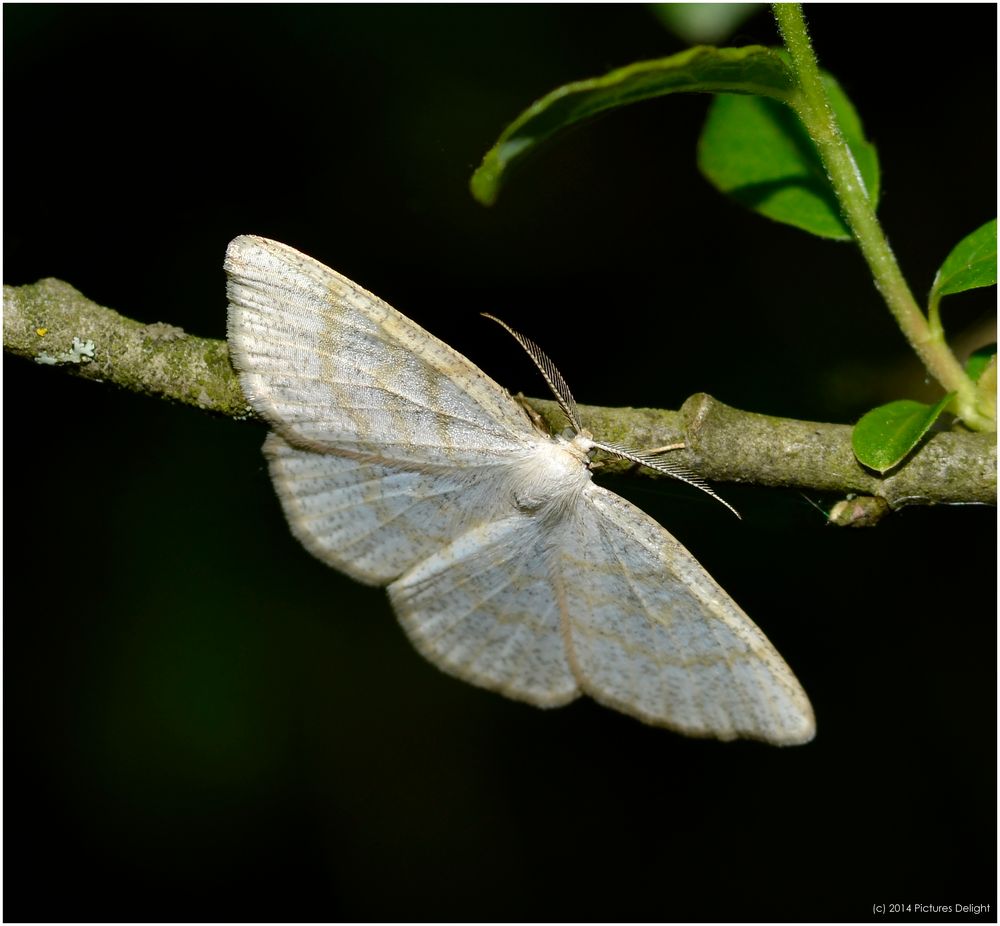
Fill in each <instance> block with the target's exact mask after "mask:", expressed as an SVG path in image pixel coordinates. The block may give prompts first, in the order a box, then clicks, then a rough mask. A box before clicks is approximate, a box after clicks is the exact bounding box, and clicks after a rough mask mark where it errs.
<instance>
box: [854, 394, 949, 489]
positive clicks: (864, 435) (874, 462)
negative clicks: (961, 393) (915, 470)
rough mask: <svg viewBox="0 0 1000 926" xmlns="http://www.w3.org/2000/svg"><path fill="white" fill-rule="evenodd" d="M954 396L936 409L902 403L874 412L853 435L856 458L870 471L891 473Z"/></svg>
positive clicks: (935, 406)
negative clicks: (888, 471) (889, 471)
mask: <svg viewBox="0 0 1000 926" xmlns="http://www.w3.org/2000/svg"><path fill="white" fill-rule="evenodd" d="M954 396H955V393H954V392H949V393H948V395H946V396H945V397H944V398H943V399H941V401H940V402H938V403H937V404H936V405H924V403H923V402H914V401H912V400H910V399H901V400H900V401H898V402H890V403H889V404H888V405H880V406H879V407H878V408H873V409H872V410H871V411H870V412H868V414H866V415H865V416H864V417H863V418H862V419H861V420H860V421H859V422H858V423H857V424H856V425H855V426H854V430H853V431H852V432H851V446H852V447H853V448H854V455H855V456H856V457H857V458H858V461H859V462H860V463H862V464H863V465H865V466H867V467H868V468H869V469H874V470H876V471H878V472H880V473H884V472H886V471H887V470H890V469H892V468H893V467H894V466H896V465H897V464H898V463H899V462H900V461H901V460H902V459H903V458H904V457H905V456H906V455H907V454H908V453H909V452H910V451H911V450H913V448H914V447H916V446H917V444H918V443H919V441H920V438H922V437H923V436H924V435H925V434H926V433H927V431H928V429H929V428H930V426H931V425H932V424H934V422H935V421H937V419H938V416H939V415H940V414H941V412H943V411H944V410H945V407H946V406H947V405H948V403H949V402H951V400H952V398H954Z"/></svg>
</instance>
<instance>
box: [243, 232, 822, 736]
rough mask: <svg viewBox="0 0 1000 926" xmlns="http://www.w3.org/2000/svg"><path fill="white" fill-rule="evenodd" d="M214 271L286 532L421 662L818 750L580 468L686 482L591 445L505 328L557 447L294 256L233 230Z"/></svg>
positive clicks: (722, 628) (641, 525) (682, 573)
mask: <svg viewBox="0 0 1000 926" xmlns="http://www.w3.org/2000/svg"><path fill="white" fill-rule="evenodd" d="M225 266H226V272H227V274H228V277H229V284H228V293H229V302H230V305H229V349H230V354H231V357H232V361H233V364H234V365H235V367H236V369H237V370H238V371H239V373H240V381H241V383H242V385H243V390H244V392H245V394H246V396H247V399H248V400H249V402H250V404H251V405H252V406H253V408H254V409H255V410H256V411H257V412H258V413H259V414H260V415H261V416H262V417H263V418H265V419H266V420H267V421H268V422H269V423H270V425H271V427H272V428H273V432H272V433H271V434H270V435H269V436H268V438H267V440H266V441H265V443H264V453H265V455H266V456H267V459H268V462H269V464H270V470H271V477H272V479H273V480H274V485H275V488H276V490H277V493H278V496H279V497H280V499H281V503H282V505H283V506H284V511H285V515H286V517H287V518H288V522H289V524H290V526H291V529H292V532H293V533H294V534H295V536H296V537H298V538H299V540H300V541H301V542H302V543H303V544H304V545H305V547H306V548H307V549H308V550H309V551H310V552H312V553H313V554H315V555H316V556H317V557H319V558H320V559H321V560H323V561H324V562H325V563H328V564H330V565H331V566H335V567H336V568H337V569H340V570H342V571H343V572H346V573H347V574H348V575H350V576H352V577H353V578H355V579H357V580H358V581H360V582H365V583H367V584H370V585H385V586H388V592H389V598H390V600H391V601H392V605H393V607H394V608H395V610H396V613H397V615H398V616H399V620H400V623H401V624H402V625H403V629H404V630H405V631H406V633H407V634H408V635H409V637H410V639H411V640H412V641H413V644H414V646H416V648H417V649H418V650H419V651H420V652H421V653H423V655H424V656H426V657H427V659H429V660H430V661H431V662H433V663H434V664H435V665H437V666H438V667H439V668H441V669H443V670H444V671H445V672H448V673H450V674H452V675H455V676H458V677H459V678H462V679H465V680H466V681H468V682H472V683H473V684H475V685H480V686H482V687H484V688H489V689H492V690H493V691H497V692H500V693H501V694H504V695H507V696H508V697H511V698H516V699H518V700H521V701H527V702H528V703H530V704H535V705H538V706H539V707H554V706H557V705H562V704H566V703H568V702H570V701H572V700H573V699H574V698H576V697H578V696H579V695H580V694H581V693H586V694H588V695H590V696H591V697H593V698H595V699H596V700H597V701H599V702H601V703H602V704H606V705H608V706H609V707H613V708H616V709H617V710H620V711H623V712H625V713H626V714H631V715H632V716H633V717H637V718H639V719H640V720H643V721H645V722H647V723H650V724H655V725H658V726H663V727H668V728H670V729H672V730H676V731H678V732H681V733H685V734H688V735H691V736H713V737H717V738H719V739H723V740H729V739H734V738H737V737H748V738H752V739H759V740H765V741H767V742H770V743H777V744H793V743H804V742H808V741H809V740H810V739H812V737H813V735H814V732H815V723H814V720H813V713H812V708H811V706H810V704H809V699H808V698H807V697H806V694H805V692H804V691H803V690H802V687H801V685H800V684H799V682H798V680H797V679H796V678H795V676H794V675H793V674H792V671H791V670H790V669H789V668H788V666H787V665H786V663H785V661H784V660H783V659H782V658H781V656H780V655H779V654H778V652H777V651H776V650H775V649H774V647H773V646H772V645H771V643H770V642H769V641H768V640H767V638H766V637H765V636H764V634H763V633H761V631H760V630H759V629H758V628H757V627H756V625H755V624H754V623H753V622H752V621H751V620H750V618H748V617H747V616H746V614H744V612H743V611H742V610H741V609H740V608H739V606H738V605H737V604H736V603H735V602H734V601H733V600H732V599H731V598H730V597H729V596H728V595H727V594H726V593H725V592H724V591H723V590H722V589H721V588H720V587H719V586H718V585H717V584H716V582H715V581H714V580H713V579H712V577H711V576H709V574H708V573H707V572H706V571H705V570H704V569H703V568H702V566H701V565H700V564H699V563H698V561H697V560H696V559H695V558H694V557H693V556H692V555H691V554H690V553H688V551H687V550H685V549H684V547H682V546H681V545H680V544H679V543H678V542H677V541H676V540H675V539H674V538H673V537H671V536H670V534H668V533H667V532H666V531H665V530H664V529H663V528H662V527H660V525H659V524H657V523H656V522H655V521H653V520H652V518H650V517H649V516H648V515H646V514H644V513H643V512H642V511H640V510H639V509H638V508H636V507H635V506H634V505H632V504H630V503H629V502H627V501H625V500H624V499H623V498H621V497H620V496H618V495H615V494H614V493H613V492H609V491H608V490H607V489H603V488H601V487H600V486H598V485H595V484H594V482H593V481H592V480H591V473H590V459H591V456H592V455H593V452H594V451H595V450H596V449H604V450H607V451H609V452H611V453H615V454H617V455H618V456H624V457H626V458H628V459H632V460H635V461H636V462H640V463H642V464H644V465H648V466H653V467H655V468H658V469H662V470H664V471H666V472H670V473H671V474H672V475H677V476H679V477H680V478H685V479H688V481H694V482H695V483H696V484H697V483H698V480H697V477H694V476H691V474H688V473H685V472H684V471H683V470H679V469H677V468H676V467H673V466H670V465H666V464H664V463H663V462H662V459H660V458H658V457H656V456H655V455H651V454H642V453H634V452H632V451H628V450H625V449H624V448H621V447H617V446H615V445H609V444H604V443H601V442H599V441H596V440H594V439H593V437H592V436H591V435H590V433H589V432H588V431H586V430H585V429H584V428H583V427H582V426H581V425H580V421H579V416H578V414H577V411H576V405H575V403H574V402H573V398H572V396H571V395H570V392H569V389H568V388H567V387H566V384H565V382H564V381H563V379H562V377H561V376H560V375H559V372H558V371H557V370H556V368H555V367H554V366H553V365H552V363H551V361H549V359H548V358H547V357H546V356H545V355H544V354H543V353H542V352H541V351H540V350H539V349H538V348H537V347H536V346H535V345H534V344H532V343H531V342H530V341H528V340H527V339H526V338H523V337H522V336H520V335H517V334H516V333H514V332H511V333H512V334H514V336H515V337H516V338H517V339H518V340H519V341H520V342H521V344H522V345H523V346H524V347H525V348H526V349H527V350H528V352H529V354H530V355H531V357H532V359H533V360H534V361H535V362H536V364H537V365H538V367H539V369H540V370H541V371H542V373H543V375H544V376H545V378H546V380H547V381H548V383H549V385H550V386H551V387H552V389H553V391H554V392H555V394H556V397H557V398H558V400H559V402H560V405H561V406H562V408H563V410H564V411H565V413H566V415H567V417H568V418H569V421H570V424H571V425H572V427H573V430H574V432H575V436H574V437H572V438H571V439H567V438H564V437H552V436H549V435H548V434H547V433H544V432H543V431H542V430H540V429H539V428H538V427H537V426H536V425H535V424H534V423H533V422H532V420H531V419H530V418H529V416H528V414H527V413H526V412H525V410H524V409H523V408H522V406H521V405H520V404H518V403H517V402H516V401H515V400H514V399H513V398H512V397H511V396H510V395H509V394H508V393H507V392H506V391H505V390H504V389H502V388H501V387H500V386H499V385H497V384H496V383H495V382H494V381H493V380H492V379H490V378H489V377H488V376H487V375H486V374H485V373H483V372H482V371H481V370H479V369H478V368H477V367H476V366H474V365H473V364H472V363H470V362H469V361H468V360H466V359H465V357H463V356H461V355H460V354H458V353H456V352H455V351H454V350H452V349H451V348H450V347H448V346H447V345H446V344H444V343H442V342H441V341H439V340H438V339H437V338H435V337H434V336H433V335H432V334H429V333H428V332H426V331H424V329H423V328H421V327H420V326H419V325H417V324H415V323H414V322H412V321H410V320H409V319H408V318H406V317H404V316H403V315H401V314H400V313H399V312H397V311H396V310H395V309H393V308H391V307H390V306H388V305H386V303H384V302H383V301H382V300H381V299H378V298H377V297H375V296H373V295H372V294H371V293H369V292H366V291H365V290H363V289H362V288H361V287H360V286H357V285H356V284H355V283H352V282H351V281H350V280H348V279H346V278H345V277H343V276H341V275H340V274H339V273H336V272H335V271H333V270H331V269H329V268H328V267H325V266H323V265H322V264H320V263H318V262H317V261H315V260H313V259H311V258H309V257H306V256H305V255H304V254H300V253H299V252H298V251H296V250H294V249H292V248H290V247H288V246H287V245H283V244H279V243H277V242H275V241H269V240H267V239H264V238H256V237H251V236H241V237H239V238H236V239H235V240H234V241H233V242H232V243H231V244H230V245H229V249H228V251H227V254H226V265H225ZM501 324H502V323H501ZM504 327H506V326H504ZM508 331H510V329H509V328H508ZM702 487H703V488H704V486H703V485H702Z"/></svg>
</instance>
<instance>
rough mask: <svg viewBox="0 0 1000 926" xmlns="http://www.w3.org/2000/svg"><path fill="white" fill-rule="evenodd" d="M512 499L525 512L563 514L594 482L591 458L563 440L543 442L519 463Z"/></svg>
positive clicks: (556, 439)
mask: <svg viewBox="0 0 1000 926" xmlns="http://www.w3.org/2000/svg"><path fill="white" fill-rule="evenodd" d="M515 472H516V478H515V479H514V480H513V486H512V491H511V500H512V501H513V504H514V507H515V508H517V509H518V510H519V511H523V512H525V513H536V512H537V513H545V514H559V513H561V512H562V510H563V509H565V508H567V507H569V508H572V507H573V506H575V505H576V502H577V496H578V495H579V493H580V492H581V491H582V490H583V488H584V487H585V486H586V485H587V483H588V482H589V481H590V471H589V470H588V469H587V455H586V454H585V453H582V452H581V451H580V449H579V448H578V447H577V446H576V445H575V444H573V443H572V442H570V441H566V440H563V439H562V438H555V439H554V440H541V441H538V443H536V444H535V445H534V446H533V447H532V449H531V452H530V453H528V454H525V456H524V458H523V459H522V460H521V461H520V462H519V463H518V464H517V467H516V470H515Z"/></svg>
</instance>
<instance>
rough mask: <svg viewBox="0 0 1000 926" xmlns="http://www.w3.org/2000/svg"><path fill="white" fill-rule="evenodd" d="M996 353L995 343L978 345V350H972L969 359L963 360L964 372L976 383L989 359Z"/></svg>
mask: <svg viewBox="0 0 1000 926" xmlns="http://www.w3.org/2000/svg"><path fill="white" fill-rule="evenodd" d="M996 355H997V346H996V344H987V345H986V346H985V347H980V348H979V350H976V351H973V352H972V353H971V354H970V355H969V359H968V360H966V361H965V372H966V373H967V374H968V376H969V379H971V380H972V381H973V382H974V383H978V382H979V377H980V376H982V375H983V371H984V370H985V369H986V368H987V367H988V366H989V365H990V361H991V360H992V359H993V358H994V357H996Z"/></svg>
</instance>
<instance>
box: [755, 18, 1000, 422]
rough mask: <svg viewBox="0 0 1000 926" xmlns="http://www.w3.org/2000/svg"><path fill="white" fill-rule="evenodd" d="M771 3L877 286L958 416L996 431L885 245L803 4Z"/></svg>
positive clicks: (813, 128) (800, 97) (808, 119)
mask: <svg viewBox="0 0 1000 926" xmlns="http://www.w3.org/2000/svg"><path fill="white" fill-rule="evenodd" d="M772 7H773V9H774V16H775V19H776V20H777V21H778V28H779V29H780V30H781V36H782V38H783V39H784V41H785V47H786V48H787V49H788V53H789V55H790V56H791V59H792V67H793V69H794V71H795V73H796V77H797V82H798V88H797V92H796V93H795V94H794V95H793V97H792V99H791V105H792V106H793V108H794V109H795V111H796V112H797V113H798V115H799V118H800V119H801V120H802V123H803V125H804V126H805V128H806V130H807V131H808V132H809V135H810V137H811V138H812V139H813V141H814V142H815V144H816V147H817V148H818V149H819V154H820V157H821V158H822V160H823V166H824V167H825V168H826V171H827V174H828V176H829V178H830V183H831V184H832V186H833V189H834V192H835V193H836V195H837V199H838V200H839V202H840V207H841V209H842V210H843V213H844V218H845V220H846V221H847V224H848V225H849V226H850V229H851V232H852V233H853V234H854V237H855V239H856V240H857V242H858V244H859V246H860V247H861V253H862V254H863V255H864V258H865V260H866V261H867V262H868V266H869V268H870V269H871V272H872V276H873V277H874V278H875V285H876V287H878V290H879V292H880V293H881V294H882V298H883V299H885V301H886V304H887V305H888V306H889V311H891V312H892V314H893V316H894V317H895V319H896V322H897V324H898V325H899V327H900V328H901V329H902V331H903V334H904V335H905V336H906V339H907V340H908V341H909V342H910V345H911V346H912V347H913V349H914V350H915V351H916V353H917V356H919V357H920V359H921V360H922V361H923V364H924V366H925V367H926V368H927V370H928V372H930V374H931V375H932V376H933V377H934V378H935V379H936V380H937V381H938V382H939V383H940V384H941V385H942V387H944V389H945V391H946V392H954V393H956V396H955V407H956V408H957V410H958V414H959V415H960V417H961V418H962V420H963V421H964V422H965V423H966V424H968V425H969V426H970V427H972V428H975V429H977V430H995V428H996V423H995V421H994V420H992V419H991V418H990V417H989V416H988V415H987V414H983V413H982V411H981V410H980V408H979V402H978V393H977V390H976V386H975V383H973V382H972V380H971V379H969V377H968V376H967V375H966V373H965V370H964V369H962V365H961V364H960V363H959V362H958V359H957V358H956V357H955V355H954V354H953V353H952V352H951V350H950V349H949V348H948V345H947V343H946V342H945V339H944V332H943V331H942V330H941V327H940V325H935V326H931V325H930V324H929V323H928V320H927V318H925V317H924V314H923V312H922V311H921V310H920V307H919V306H918V305H917V302H916V300H915V299H914V298H913V293H911V292H910V288H909V286H908V285H907V283H906V280H905V278H904V277H903V273H902V271H901V270H900V268H899V264H898V263H897V262H896V257H895V255H894V254H893V253H892V248H890V247H889V242H888V240H887V239H886V237H885V233H884V232H883V231H882V226H881V225H880V224H879V221H878V218H877V217H876V215H875V210H874V208H873V207H872V204H871V201H870V199H869V198H868V192H867V190H866V189H865V185H864V181H863V180H862V179H861V173H860V172H859V170H858V166H857V164H856V163H855V161H854V156H853V155H852V154H851V149H850V148H849V147H848V145H847V142H846V141H845V140H844V137H843V135H842V134H841V131H840V126H839V125H838V124H837V119H836V117H835V116H834V114H833V110H832V108H831V107H830V101H829V99H828V98H827V95H826V89H825V88H824V86H823V82H822V79H821V78H820V72H819V65H818V63H817V61H816V55H815V53H814V51H813V48H812V44H811V42H810V40H809V33H808V32H807V30H806V23H805V19H804V18H803V15H802V6H801V4H799V3H774V4H772Z"/></svg>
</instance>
